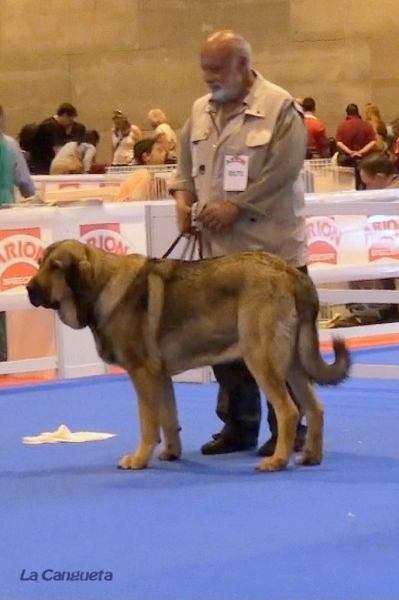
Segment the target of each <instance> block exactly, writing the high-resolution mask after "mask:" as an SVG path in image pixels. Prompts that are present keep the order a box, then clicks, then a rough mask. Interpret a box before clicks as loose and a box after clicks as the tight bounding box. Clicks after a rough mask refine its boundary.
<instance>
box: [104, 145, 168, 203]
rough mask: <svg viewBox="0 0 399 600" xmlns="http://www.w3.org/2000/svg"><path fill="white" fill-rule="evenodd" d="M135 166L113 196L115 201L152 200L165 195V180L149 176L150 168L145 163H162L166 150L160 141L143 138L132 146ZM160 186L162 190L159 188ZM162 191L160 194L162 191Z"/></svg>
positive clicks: (163, 162)
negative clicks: (137, 166) (140, 166)
mask: <svg viewBox="0 0 399 600" xmlns="http://www.w3.org/2000/svg"><path fill="white" fill-rule="evenodd" d="M134 155H135V157H136V164H137V165H142V166H143V168H142V169H140V168H137V169H135V170H134V172H133V173H132V174H131V175H129V176H128V177H127V179H125V181H124V182H123V183H122V184H121V186H120V188H119V191H118V193H117V195H116V197H115V202H130V201H133V200H154V199H157V198H159V196H160V195H163V196H164V197H166V193H167V192H166V182H165V180H163V179H162V180H158V179H157V178H156V177H155V178H153V177H151V170H150V169H146V168H145V167H146V166H147V165H163V164H165V159H166V150H165V148H164V146H163V144H162V143H161V142H159V141H158V140H157V139H156V138H155V139H144V140H141V141H140V142H137V144H135V146H134ZM161 188H162V190H161ZM163 190H165V191H164V193H163V194H162V191H163Z"/></svg>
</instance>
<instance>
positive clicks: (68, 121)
mask: <svg viewBox="0 0 399 600" xmlns="http://www.w3.org/2000/svg"><path fill="white" fill-rule="evenodd" d="M58 123H59V124H60V125H62V127H64V128H65V129H68V128H69V127H70V126H71V125H72V123H73V117H69V116H68V115H60V116H59V117H58Z"/></svg>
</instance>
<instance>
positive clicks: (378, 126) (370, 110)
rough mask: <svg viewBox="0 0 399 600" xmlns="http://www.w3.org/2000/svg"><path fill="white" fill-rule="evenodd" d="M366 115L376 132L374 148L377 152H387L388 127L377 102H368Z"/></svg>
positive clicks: (365, 110)
mask: <svg viewBox="0 0 399 600" xmlns="http://www.w3.org/2000/svg"><path fill="white" fill-rule="evenodd" d="M364 116H365V119H366V121H368V122H369V123H370V125H371V126H372V128H373V130H374V133H375V139H376V145H375V148H374V150H375V151H377V152H387V151H388V129H387V126H386V125H385V123H384V121H383V120H382V117H381V113H380V111H379V108H378V107H377V106H376V105H375V104H372V103H371V102H368V103H367V104H366V105H365V107H364Z"/></svg>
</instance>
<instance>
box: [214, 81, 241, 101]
mask: <svg viewBox="0 0 399 600" xmlns="http://www.w3.org/2000/svg"><path fill="white" fill-rule="evenodd" d="M241 86H242V81H239V82H238V81H237V85H235V86H234V88H231V87H230V88H226V87H222V88H219V89H218V90H216V91H215V92H211V94H212V100H213V101H214V102H215V103H216V104H229V103H230V102H234V100H236V99H237V98H238V96H239V95H240V92H241Z"/></svg>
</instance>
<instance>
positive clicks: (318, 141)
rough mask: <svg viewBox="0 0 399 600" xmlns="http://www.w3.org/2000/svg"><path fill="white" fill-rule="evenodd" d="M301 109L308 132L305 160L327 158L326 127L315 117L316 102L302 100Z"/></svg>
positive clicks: (307, 99)
mask: <svg viewBox="0 0 399 600" xmlns="http://www.w3.org/2000/svg"><path fill="white" fill-rule="evenodd" d="M302 108H303V111H304V118H305V125H306V129H307V132H308V149H307V154H306V158H307V159H312V158H328V157H329V142H328V139H327V136H326V126H325V125H324V123H323V122H322V121H320V119H318V118H317V117H316V114H315V113H316V102H315V101H314V99H313V98H304V100H302Z"/></svg>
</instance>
